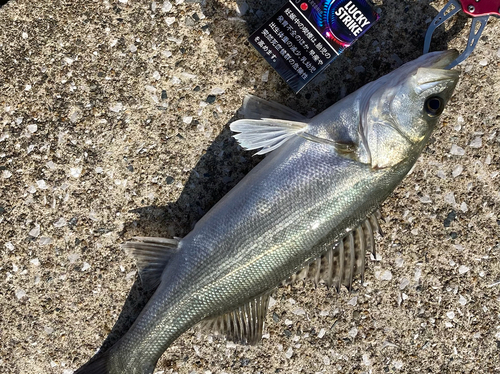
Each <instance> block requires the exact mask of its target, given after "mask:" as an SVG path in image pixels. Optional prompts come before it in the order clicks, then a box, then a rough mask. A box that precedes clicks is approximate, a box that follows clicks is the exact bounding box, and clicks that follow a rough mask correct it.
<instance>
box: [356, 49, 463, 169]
mask: <svg viewBox="0 0 500 374" xmlns="http://www.w3.org/2000/svg"><path fill="white" fill-rule="evenodd" d="M456 55H457V52H456V51H445V52H435V53H429V54H427V55H424V56H422V57H420V58H419V59H417V60H415V61H412V62H410V63H408V64H405V65H403V66H401V67H400V68H399V69H397V70H395V71H394V72H392V73H390V74H388V75H386V76H384V77H382V78H380V79H379V80H377V81H375V82H373V83H371V84H369V85H368V86H366V87H365V90H364V92H362V98H361V107H360V125H359V133H360V138H361V143H362V144H360V147H359V149H358V155H357V157H358V159H359V160H360V161H362V162H365V163H368V164H370V165H371V166H372V168H374V169H383V168H387V167H391V166H394V165H396V164H398V163H399V162H401V161H403V160H404V159H405V158H406V157H407V156H408V152H409V151H410V150H411V149H412V148H413V147H414V146H415V145H418V144H421V143H422V142H423V141H424V140H426V139H427V138H428V137H429V136H430V134H431V133H432V131H433V130H434V128H435V126H436V123H437V121H438V119H439V115H440V114H441V113H442V111H443V109H444V106H445V105H446V103H447V102H448V100H449V99H450V97H451V95H452V94H453V90H454V88H455V86H456V84H457V82H458V76H459V73H458V71H451V70H445V69H443V67H445V66H446V64H447V63H448V61H452V60H453V58H455V57H456Z"/></svg>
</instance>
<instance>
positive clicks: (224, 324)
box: [199, 292, 271, 345]
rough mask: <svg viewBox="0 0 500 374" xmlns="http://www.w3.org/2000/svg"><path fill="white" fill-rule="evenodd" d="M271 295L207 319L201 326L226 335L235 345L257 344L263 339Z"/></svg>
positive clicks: (268, 294) (268, 293)
mask: <svg viewBox="0 0 500 374" xmlns="http://www.w3.org/2000/svg"><path fill="white" fill-rule="evenodd" d="M270 294H271V293H270V292H267V293H265V294H263V295H261V296H259V297H257V298H255V299H253V300H251V301H250V302H248V303H246V304H245V305H242V306H240V307H238V308H237V309H235V310H233V311H231V312H228V313H225V314H223V315H221V316H218V317H214V318H209V319H206V320H204V321H202V322H200V324H199V326H200V327H201V328H202V329H203V330H208V331H213V332H216V333H219V334H221V335H225V336H226V338H227V339H228V340H232V341H234V342H235V343H240V344H251V345H254V344H257V343H258V342H260V340H261V339H262V333H263V331H264V321H265V319H266V314H267V308H268V306H269V297H270Z"/></svg>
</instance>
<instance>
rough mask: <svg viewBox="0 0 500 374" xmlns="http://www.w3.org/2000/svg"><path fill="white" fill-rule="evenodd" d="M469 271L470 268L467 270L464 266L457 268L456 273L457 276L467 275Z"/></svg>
mask: <svg viewBox="0 0 500 374" xmlns="http://www.w3.org/2000/svg"><path fill="white" fill-rule="evenodd" d="M469 270H470V268H468V267H467V266H465V265H460V267H459V268H458V273H459V274H465V273H467V272H468V271H469Z"/></svg>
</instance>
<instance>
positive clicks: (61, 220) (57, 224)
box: [54, 217, 66, 228]
mask: <svg viewBox="0 0 500 374" xmlns="http://www.w3.org/2000/svg"><path fill="white" fill-rule="evenodd" d="M63 226H66V220H65V219H64V218H63V217H61V218H59V219H58V220H57V222H54V227H57V228H60V227H63Z"/></svg>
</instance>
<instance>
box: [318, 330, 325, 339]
mask: <svg viewBox="0 0 500 374" xmlns="http://www.w3.org/2000/svg"><path fill="white" fill-rule="evenodd" d="M325 334H326V329H323V328H322V329H321V330H319V332H318V338H319V339H322V338H323V336H325Z"/></svg>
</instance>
